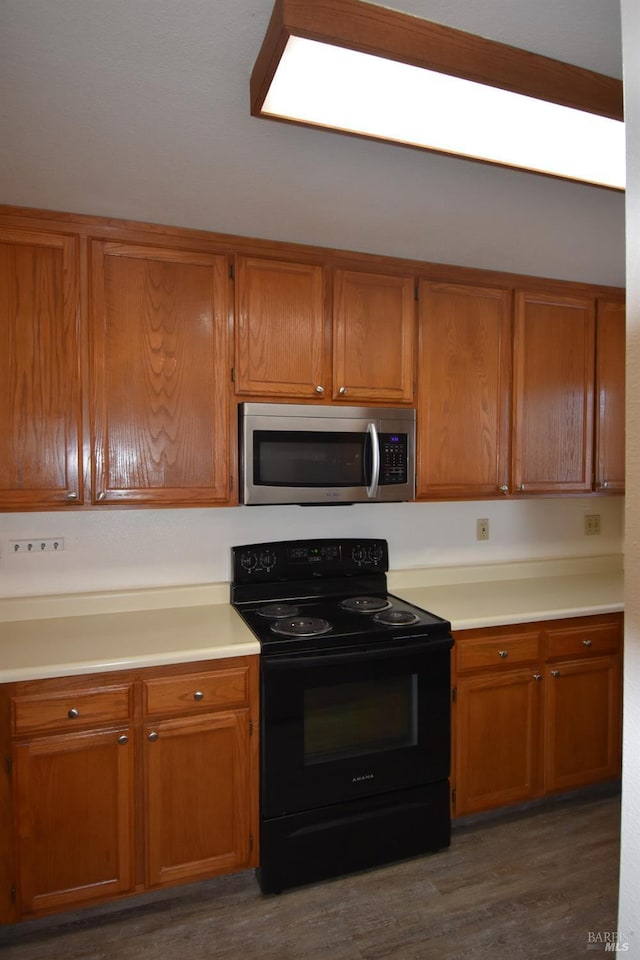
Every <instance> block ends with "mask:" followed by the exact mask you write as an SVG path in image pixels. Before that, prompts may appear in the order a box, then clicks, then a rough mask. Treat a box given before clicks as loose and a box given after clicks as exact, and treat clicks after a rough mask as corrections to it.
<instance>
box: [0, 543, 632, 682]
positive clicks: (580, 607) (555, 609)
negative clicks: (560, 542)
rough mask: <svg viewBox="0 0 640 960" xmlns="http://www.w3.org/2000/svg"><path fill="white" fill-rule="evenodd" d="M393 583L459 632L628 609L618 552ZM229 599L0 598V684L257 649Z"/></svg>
mask: <svg viewBox="0 0 640 960" xmlns="http://www.w3.org/2000/svg"><path fill="white" fill-rule="evenodd" d="M388 586H389V590H390V592H391V593H395V594H396V595H398V596H401V597H403V598H404V599H405V600H408V601H410V602H411V603H415V604H417V605H418V606H421V607H424V608H426V609H427V610H430V611H432V612H433V613H436V614H438V615H439V616H441V617H444V618H445V619H447V620H450V621H451V624H452V626H453V630H454V631H456V630H465V629H470V628H472V627H483V626H495V625H498V624H503V623H523V622H530V621H534V620H546V619H556V618H558V619H561V618H565V617H573V616H586V615H589V614H597V613H609V612H614V611H619V610H622V609H623V574H622V562H621V558H620V557H618V556H615V557H592V558H567V559H562V560H537V561H528V562H518V563H509V564H507V563H505V564H488V565H477V566H467V567H447V568H442V567H439V568H421V569H415V570H403V571H390V573H389V574H388ZM228 597H229V586H228V584H206V585H197V586H193V587H177V588H156V589H153V590H137V591H135V590H134V591H128V592H126V591H118V592H114V593H105V594H75V595H67V596H50V597H22V598H21V597H16V598H11V599H8V600H0V683H9V682H13V681H16V680H29V679H37V678H43V677H56V676H68V675H72V674H82V673H91V672H104V671H109V670H118V669H125V668H131V667H147V666H158V665H160V664H167V663H184V662H189V661H196V660H211V659H220V658H225V657H233V656H246V655H255V654H258V653H259V652H260V645H259V643H258V641H257V640H256V638H255V637H254V636H253V634H252V632H251V631H250V630H249V628H248V627H247V626H246V625H245V624H244V622H243V621H242V619H241V618H240V617H239V616H238V614H237V613H236V612H235V610H234V609H233V608H232V607H231V606H230V605H229V602H228Z"/></svg>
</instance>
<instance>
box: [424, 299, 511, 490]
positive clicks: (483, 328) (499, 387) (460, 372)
mask: <svg viewBox="0 0 640 960" xmlns="http://www.w3.org/2000/svg"><path fill="white" fill-rule="evenodd" d="M510 307H511V295H510V293H509V291H507V290H499V289H492V288H484V287H473V286H463V285H458V284H444V283H428V282H426V281H425V282H423V283H422V284H421V286H420V307H419V311H420V323H419V337H420V340H419V357H418V468H417V496H418V497H420V498H426V499H436V498H439V497H443V498H460V497H491V496H496V495H500V494H501V493H507V492H508V483H509V432H510V419H509V412H510V410H509V407H510V391H511V316H510V312H511V311H510Z"/></svg>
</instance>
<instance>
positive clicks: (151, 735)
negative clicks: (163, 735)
mask: <svg viewBox="0 0 640 960" xmlns="http://www.w3.org/2000/svg"><path fill="white" fill-rule="evenodd" d="M157 739H158V734H157V733H156V731H155V730H152V731H151V733H149V734H148V735H147V740H151V742H152V743H153V741H154V740H157Z"/></svg>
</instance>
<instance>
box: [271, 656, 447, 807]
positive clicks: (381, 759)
mask: <svg viewBox="0 0 640 960" xmlns="http://www.w3.org/2000/svg"><path fill="white" fill-rule="evenodd" d="M452 644H453V640H452V639H451V638H450V637H449V638H445V639H442V640H436V641H432V640H430V641H416V640H414V641H413V642H411V643H410V644H408V645H407V646H403V645H401V644H398V642H397V641H396V642H395V643H393V642H391V643H386V644H382V645H375V646H374V645H369V646H367V645H364V646H360V647H359V648H358V649H357V650H342V651H337V650H334V651H327V652H323V653H313V654H298V655H293V656H289V655H284V656H279V655H275V656H271V657H265V658H263V661H262V681H261V683H262V715H261V733H262V741H261V744H262V745H261V808H262V816H263V818H269V817H279V816H283V815H284V814H287V813H292V812H295V811H302V810H311V809H314V808H317V807H322V806H326V805H328V804H333V803H339V802H342V801H348V800H355V799H358V798H361V797H367V796H374V795H378V794H384V793H388V792H391V791H395V790H401V789H405V788H407V787H412V786H418V785H421V784H427V783H431V782H435V781H439V780H446V779H447V777H448V776H449V765H450V710H451V706H450V649H451V646H452Z"/></svg>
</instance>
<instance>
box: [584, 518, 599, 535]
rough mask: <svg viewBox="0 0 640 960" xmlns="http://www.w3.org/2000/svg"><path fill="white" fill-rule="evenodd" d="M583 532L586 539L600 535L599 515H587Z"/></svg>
mask: <svg viewBox="0 0 640 960" xmlns="http://www.w3.org/2000/svg"><path fill="white" fill-rule="evenodd" d="M584 532H585V536H587V537H594V536H599V535H600V514H599V513H589V514H587V515H586V516H585V518H584Z"/></svg>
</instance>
